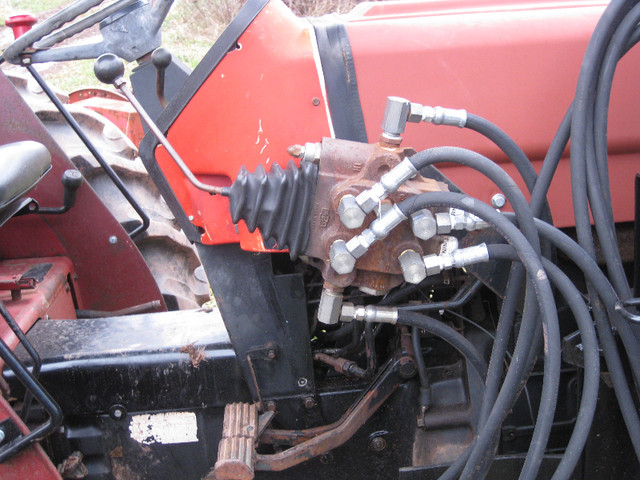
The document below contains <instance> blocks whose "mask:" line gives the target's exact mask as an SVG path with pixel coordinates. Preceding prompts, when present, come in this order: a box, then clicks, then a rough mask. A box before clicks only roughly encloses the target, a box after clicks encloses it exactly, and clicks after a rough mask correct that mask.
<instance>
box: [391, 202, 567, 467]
mask: <svg viewBox="0 0 640 480" xmlns="http://www.w3.org/2000/svg"><path fill="white" fill-rule="evenodd" d="M397 206H398V208H399V209H400V211H401V212H402V213H403V214H404V215H406V216H409V215H411V213H413V212H414V211H417V210H419V209H421V208H429V207H436V206H446V207H454V208H459V209H461V210H465V211H467V212H470V213H472V214H474V215H477V216H479V217H480V218H482V219H483V220H485V221H487V222H488V223H490V224H492V225H493V226H494V227H495V228H496V230H497V231H499V232H500V233H501V234H502V236H503V237H504V238H505V239H506V240H507V242H508V243H509V244H511V245H512V246H513V247H514V248H515V249H516V251H517V252H518V255H519V257H520V259H521V261H522V263H523V264H524V266H525V268H526V270H527V275H528V277H529V278H530V279H531V281H532V284H533V289H534V291H535V294H536V298H537V300H538V304H539V306H540V312H541V315H542V321H543V324H544V327H545V328H544V333H545V364H544V376H543V387H542V398H541V404H540V405H541V406H540V409H541V410H549V411H555V405H556V399H557V393H558V387H559V376H560V360H561V359H560V333H559V329H558V317H557V312H556V310H555V303H554V300H553V293H552V291H551V287H550V285H549V282H548V279H547V278H546V275H545V273H544V269H543V268H542V264H541V261H540V258H539V256H538V254H537V252H536V251H535V250H534V249H533V247H532V246H531V245H530V244H529V243H528V242H527V240H526V238H525V237H524V236H523V235H522V233H521V232H520V231H519V230H518V229H517V228H515V227H514V226H513V225H511V224H510V223H509V221H508V220H507V219H506V218H505V217H504V216H503V215H501V214H500V213H498V212H496V211H495V210H493V209H492V208H491V207H490V206H488V205H486V204H484V203H482V202H480V201H478V200H476V199H474V198H471V197H468V196H466V195H461V194H456V193H450V192H431V193H426V194H421V195H417V196H415V197H411V198H409V199H407V200H404V201H402V202H400V203H399V204H397ZM532 320H533V321H524V320H523V322H522V325H521V328H520V333H519V335H518V340H517V341H516V347H515V352H514V355H513V361H512V362H511V365H510V367H509V370H508V372H507V375H506V378H505V381H504V383H503V388H502V389H501V391H500V394H499V395H498V398H497V399H496V403H495V405H494V407H493V409H492V411H491V413H490V415H489V418H488V419H487V423H486V424H485V427H484V428H483V429H482V430H481V431H480V432H479V434H478V437H477V438H478V440H477V442H476V445H475V447H474V450H473V452H472V453H471V455H470V458H469V461H468V462H467V466H466V467H465V470H464V471H463V472H462V477H463V478H470V477H471V476H472V475H473V470H474V466H475V465H478V464H480V463H484V460H485V459H486V458H487V456H492V452H491V451H488V447H489V446H490V444H491V441H492V439H493V438H494V437H495V434H496V433H497V431H498V429H499V428H500V425H501V424H502V422H503V421H504V419H505V418H506V416H507V415H508V412H509V411H510V409H511V406H512V405H513V402H514V401H515V398H516V397H517V394H518V392H519V390H518V388H519V385H520V380H521V378H522V376H523V374H524V372H525V368H526V366H527V359H528V358H529V350H530V347H531V342H532V341H533V338H534V334H535V331H536V327H537V324H538V322H536V321H535V320H536V319H535V318H533V319H532ZM550 429H551V424H550V423H549V422H548V421H547V419H546V418H545V417H542V418H540V419H539V420H538V422H537V424H536V427H535V430H534V435H536V437H537V438H540V439H546V438H548V435H549V432H550ZM543 444H546V442H537V443H536V445H537V446H536V448H535V449H534V450H533V451H532V452H530V455H529V456H528V458H530V459H531V463H532V465H533V467H532V470H531V471H532V472H533V474H534V477H535V473H536V472H537V470H538V468H539V464H540V459H541V457H542V455H544V445H543ZM540 446H541V447H542V448H540Z"/></svg>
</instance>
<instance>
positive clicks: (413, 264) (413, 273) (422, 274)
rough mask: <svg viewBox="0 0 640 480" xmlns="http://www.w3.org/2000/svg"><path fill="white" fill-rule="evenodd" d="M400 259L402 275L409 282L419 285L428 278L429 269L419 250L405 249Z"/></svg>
mask: <svg viewBox="0 0 640 480" xmlns="http://www.w3.org/2000/svg"><path fill="white" fill-rule="evenodd" d="M399 261H400V267H402V275H403V276H404V279H405V281H406V282H407V283H413V284H415V285H417V284H418V283H420V282H422V280H424V279H425V278H427V269H426V268H425V266H424V262H423V261H422V257H421V256H420V254H419V253H418V252H416V251H414V250H405V251H404V252H402V254H400V258H399Z"/></svg>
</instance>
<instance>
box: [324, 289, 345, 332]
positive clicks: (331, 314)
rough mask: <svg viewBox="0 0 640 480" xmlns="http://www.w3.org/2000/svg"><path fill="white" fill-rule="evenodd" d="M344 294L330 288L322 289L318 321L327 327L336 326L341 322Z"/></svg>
mask: <svg viewBox="0 0 640 480" xmlns="http://www.w3.org/2000/svg"><path fill="white" fill-rule="evenodd" d="M341 308H342V292H339V291H334V290H331V289H328V288H323V289H322V295H321V296H320V304H319V305H318V321H319V322H320V323H323V324H325V325H334V324H336V323H338V322H339V321H340V312H341Z"/></svg>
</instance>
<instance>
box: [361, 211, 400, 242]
mask: <svg viewBox="0 0 640 480" xmlns="http://www.w3.org/2000/svg"><path fill="white" fill-rule="evenodd" d="M406 219H407V217H406V216H405V214H404V213H402V211H401V210H400V208H398V206H397V205H394V206H393V207H391V208H390V209H389V210H387V211H386V212H385V213H384V214H383V215H381V216H380V218H378V219H376V220H374V221H373V222H372V223H371V225H370V226H369V228H368V230H371V231H372V232H373V234H374V235H375V237H376V239H377V240H382V239H383V238H385V237H386V236H387V235H389V233H391V231H392V230H393V229H394V228H396V227H397V226H398V225H400V224H401V223H402V222H403V221H404V220H406ZM362 233H364V232H362Z"/></svg>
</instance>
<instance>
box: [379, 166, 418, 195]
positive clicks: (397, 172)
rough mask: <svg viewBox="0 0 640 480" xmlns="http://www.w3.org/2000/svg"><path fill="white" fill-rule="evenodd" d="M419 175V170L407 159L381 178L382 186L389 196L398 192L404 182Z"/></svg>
mask: <svg viewBox="0 0 640 480" xmlns="http://www.w3.org/2000/svg"><path fill="white" fill-rule="evenodd" d="M417 173H418V170H417V169H416V167H414V166H413V163H411V160H409V159H408V158H405V159H404V160H402V161H401V162H400V163H399V164H398V165H396V166H395V167H393V168H392V169H391V170H389V171H388V172H387V173H385V174H384V175H383V176H382V177H380V184H381V185H382V186H383V187H384V191H385V194H386V195H388V194H390V193H393V192H395V191H396V190H398V188H400V187H401V186H402V184H403V183H404V182H406V181H407V180H409V179H411V178H413V177H415V176H416V174H417ZM386 195H385V196H386Z"/></svg>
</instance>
